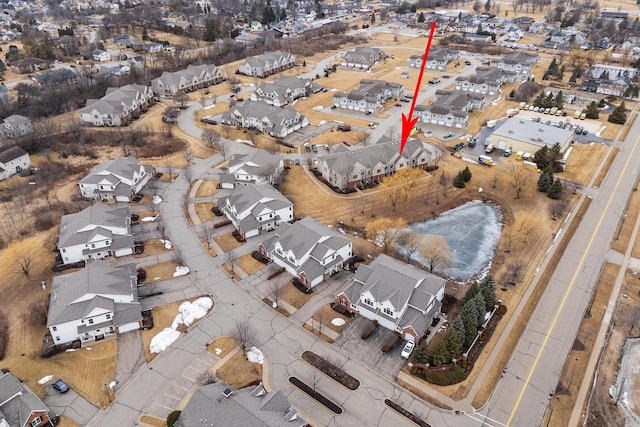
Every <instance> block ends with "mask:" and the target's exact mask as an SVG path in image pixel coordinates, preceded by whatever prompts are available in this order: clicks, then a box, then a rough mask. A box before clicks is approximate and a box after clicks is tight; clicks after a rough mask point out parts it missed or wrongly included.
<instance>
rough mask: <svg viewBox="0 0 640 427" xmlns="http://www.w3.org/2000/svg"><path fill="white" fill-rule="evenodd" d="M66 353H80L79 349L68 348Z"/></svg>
mask: <svg viewBox="0 0 640 427" xmlns="http://www.w3.org/2000/svg"><path fill="white" fill-rule="evenodd" d="M65 351H66V352H67V353H71V352H74V351H78V349H77V348H68V349H66V350H65Z"/></svg>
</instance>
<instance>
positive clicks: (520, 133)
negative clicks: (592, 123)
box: [489, 118, 574, 153]
mask: <svg viewBox="0 0 640 427" xmlns="http://www.w3.org/2000/svg"><path fill="white" fill-rule="evenodd" d="M573 136H574V133H573V131H572V130H568V129H563V128H558V127H556V126H548V125H545V124H542V123H536V122H533V121H531V120H524V119H518V118H512V119H509V120H507V121H505V122H504V123H503V124H502V125H500V127H498V128H497V129H496V130H495V131H494V132H493V133H492V134H491V135H490V136H489V142H490V143H491V144H493V146H494V147H496V148H498V149H502V150H504V149H507V148H509V149H510V150H511V152H518V151H524V152H525V153H535V152H536V151H538V150H539V149H540V148H542V147H544V146H547V147H551V146H552V145H553V144H555V143H556V142H557V143H559V144H560V147H561V151H562V152H564V151H565V150H566V149H567V148H568V147H569V144H570V143H571V141H573Z"/></svg>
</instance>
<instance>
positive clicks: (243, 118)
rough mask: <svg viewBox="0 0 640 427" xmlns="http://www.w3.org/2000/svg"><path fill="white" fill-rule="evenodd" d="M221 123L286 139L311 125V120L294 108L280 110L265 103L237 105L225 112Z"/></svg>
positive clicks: (251, 102)
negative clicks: (252, 129) (253, 129)
mask: <svg viewBox="0 0 640 427" xmlns="http://www.w3.org/2000/svg"><path fill="white" fill-rule="evenodd" d="M220 121H221V122H222V123H224V124H228V125H232V126H237V127H241V128H246V129H250V128H255V129H257V130H258V131H260V132H262V133H264V134H266V135H269V136H273V137H274V138H284V137H285V136H287V135H289V134H290V133H292V132H294V131H296V130H298V129H300V128H303V127H305V126H307V125H308V124H309V120H308V119H307V118H306V117H305V116H303V115H302V114H300V113H298V112H297V111H296V109H295V108H293V107H292V106H290V105H289V106H286V107H283V108H278V107H274V106H273V105H269V104H267V103H266V102H264V101H247V102H244V103H242V104H237V105H235V106H234V107H232V108H231V109H230V110H228V111H226V112H224V113H223V114H222V117H221V118H220Z"/></svg>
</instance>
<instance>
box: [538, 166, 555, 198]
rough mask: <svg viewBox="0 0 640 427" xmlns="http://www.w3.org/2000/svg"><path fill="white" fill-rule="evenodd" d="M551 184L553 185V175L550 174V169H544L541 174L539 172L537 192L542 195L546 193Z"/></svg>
mask: <svg viewBox="0 0 640 427" xmlns="http://www.w3.org/2000/svg"><path fill="white" fill-rule="evenodd" d="M551 184H553V174H552V173H551V168H550V167H546V168H545V169H544V170H543V171H542V172H540V178H538V191H540V192H542V193H546V192H548V191H549V188H550V187H551Z"/></svg>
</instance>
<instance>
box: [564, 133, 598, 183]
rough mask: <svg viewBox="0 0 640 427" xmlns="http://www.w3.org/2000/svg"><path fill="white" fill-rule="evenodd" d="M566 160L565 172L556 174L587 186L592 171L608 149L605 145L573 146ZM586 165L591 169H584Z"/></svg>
mask: <svg viewBox="0 0 640 427" xmlns="http://www.w3.org/2000/svg"><path fill="white" fill-rule="evenodd" d="M572 147H573V149H572V150H571V154H570V155H569V158H568V159H567V164H566V171H564V172H562V173H560V174H558V176H560V177H561V178H563V179H566V180H567V181H571V182H575V183H576V184H579V185H581V186H587V185H588V184H589V181H590V180H591V178H592V177H593V170H594V169H595V168H596V167H597V166H598V165H599V164H600V162H602V159H604V156H605V154H606V153H607V151H608V150H609V147H608V146H607V145H605V144H597V143H591V144H574V145H572ZM585 164H588V165H592V167H593V168H592V167H584V166H583V165H585Z"/></svg>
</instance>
